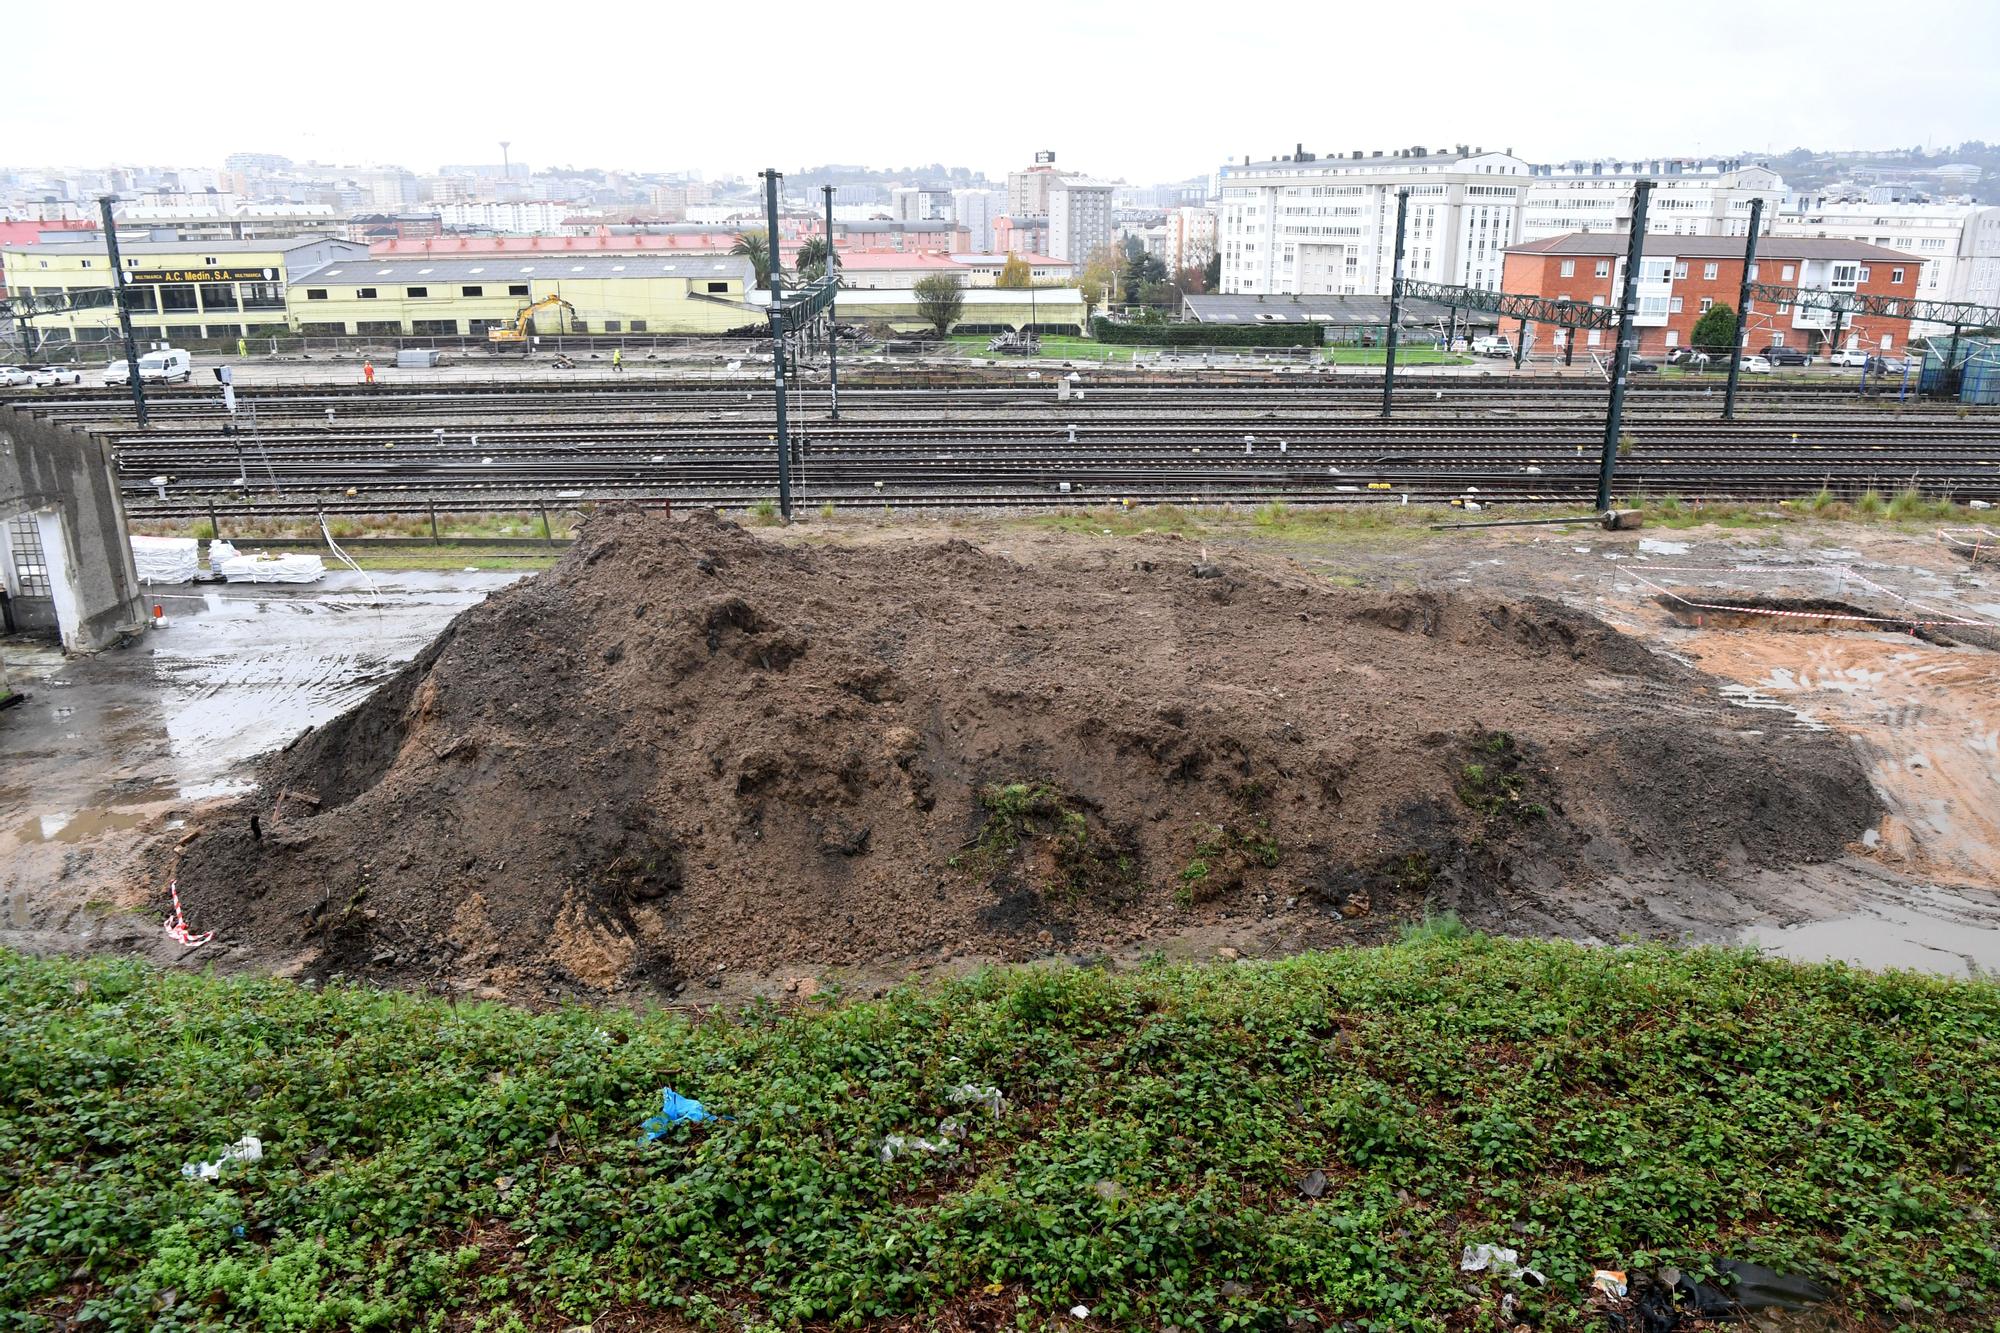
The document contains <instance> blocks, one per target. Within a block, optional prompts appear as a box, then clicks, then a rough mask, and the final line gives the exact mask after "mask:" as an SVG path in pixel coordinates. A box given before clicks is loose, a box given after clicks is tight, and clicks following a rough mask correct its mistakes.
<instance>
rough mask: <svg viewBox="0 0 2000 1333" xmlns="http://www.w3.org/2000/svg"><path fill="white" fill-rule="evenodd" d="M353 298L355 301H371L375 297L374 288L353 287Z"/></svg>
mask: <svg viewBox="0 0 2000 1333" xmlns="http://www.w3.org/2000/svg"><path fill="white" fill-rule="evenodd" d="M354 299H355V300H357V301H372V300H374V299H375V289H374V288H373V287H356V288H355V289H354Z"/></svg>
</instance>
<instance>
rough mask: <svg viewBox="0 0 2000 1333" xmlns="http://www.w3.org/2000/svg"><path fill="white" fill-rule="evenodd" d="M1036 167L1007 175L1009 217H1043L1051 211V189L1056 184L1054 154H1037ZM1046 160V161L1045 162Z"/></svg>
mask: <svg viewBox="0 0 2000 1333" xmlns="http://www.w3.org/2000/svg"><path fill="white" fill-rule="evenodd" d="M1035 158H1036V160H1035V165H1034V166H1032V167H1029V168H1027V169H1026V170H1023V171H1010V172H1008V173H1007V215H1008V216H1009V217H1016V218H1020V217H1042V216H1045V215H1046V214H1047V213H1048V211H1049V189H1050V187H1051V186H1053V185H1054V184H1055V182H1056V178H1057V174H1058V173H1057V171H1056V167H1055V160H1056V155H1055V154H1054V153H1037V154H1036V155H1035ZM1043 159H1046V160H1043Z"/></svg>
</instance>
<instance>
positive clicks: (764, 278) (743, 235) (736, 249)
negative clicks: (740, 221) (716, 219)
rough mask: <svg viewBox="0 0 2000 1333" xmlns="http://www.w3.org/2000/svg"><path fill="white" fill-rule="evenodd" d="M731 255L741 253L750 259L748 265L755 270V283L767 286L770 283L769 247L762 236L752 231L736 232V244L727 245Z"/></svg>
mask: <svg viewBox="0 0 2000 1333" xmlns="http://www.w3.org/2000/svg"><path fill="white" fill-rule="evenodd" d="M729 253H730V254H732V255H741V256H742V257H743V258H745V259H747V260H749V261H750V267H751V268H754V269H756V270H757V285H758V286H759V287H767V286H769V285H770V283H771V247H770V246H769V245H768V244H767V243H766V242H765V240H764V238H763V237H762V236H761V235H759V234H758V233H756V232H754V231H742V232H738V233H736V244H734V245H732V246H730V247H729Z"/></svg>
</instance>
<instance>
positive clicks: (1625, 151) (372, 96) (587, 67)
mask: <svg viewBox="0 0 2000 1333" xmlns="http://www.w3.org/2000/svg"><path fill="white" fill-rule="evenodd" d="M1010 10H1011V11H1012V12H1011V13H1010V12H1009V11H1010ZM114 26H116V27H118V28H120V29H122V30H120V31H114V30H113V27H114ZM829 30H830V31H831V32H832V37H831V39H830V40H829V39H828V38H827V37H825V36H824V35H823V34H825V33H826V32H828V31H829ZM6 45H7V51H6V56H7V62H6V63H7V67H8V74H9V83H10V87H9V89H8V95H7V97H6V99H5V102H4V105H5V108H6V110H5V112H4V113H0V124H5V123H6V122H9V121H11V122H13V124H12V126H11V128H12V130H13V132H12V133H6V134H0V160H4V161H5V162H6V163H7V164H8V165H12V166H44V165H78V166H80V165H96V164H101V163H147V164H159V165H174V166H216V165H219V164H220V163H221V161H222V158H223V157H224V156H225V155H226V154H228V153H231V152H237V151H263V152H276V153H283V154H286V155H287V156H290V157H293V158H297V159H300V160H304V159H308V158H310V159H316V160H319V161H323V162H337V163H378V164H387V163H395V164H399V165H402V166H407V167H409V168H411V169H412V170H415V171H418V172H420V173H421V172H429V171H433V170H435V169H436V168H437V166H438V165H439V164H440V163H443V162H486V161H497V160H498V158H499V148H498V146H497V141H498V140H500V139H502V138H506V139H509V140H511V141H512V142H513V150H512V152H513V156H514V159H515V160H516V161H524V162H528V163H530V164H532V165H534V166H536V167H542V166H549V165H556V164H569V165H575V166H600V167H620V168H629V169H636V170H670V169H679V168H690V167H691V168H698V169H700V170H702V171H704V172H706V173H708V174H709V175H711V176H714V175H720V174H727V173H732V172H743V173H748V172H753V171H755V170H756V169H758V168H759V167H762V166H766V165H776V166H778V167H779V168H780V169H782V170H788V171H789V170H795V169H798V168H800V167H805V166H811V165H815V164H819V163H823V162H849V163H862V164H867V165H872V166H880V167H902V166H911V165H922V164H926V163H930V162H943V163H945V164H946V165H962V166H969V167H974V168H978V169H983V170H985V171H987V172H989V173H994V174H996V175H997V174H998V173H1001V172H1004V171H1006V170H1007V169H1009V168H1010V167H1018V166H1020V165H1023V164H1025V163H1027V162H1029V161H1031V160H1032V158H1033V154H1034V152H1035V150H1037V149H1042V148H1047V149H1053V150H1054V151H1055V152H1056V153H1057V161H1058V164H1059V165H1061V166H1065V167H1070V168H1073V169H1075V170H1077V171H1081V172H1088V173H1091V174H1094V175H1101V176H1105V177H1112V178H1117V177H1122V178H1124V179H1126V180H1129V181H1132V182H1134V183H1152V182H1159V181H1167V180H1176V179H1181V178H1184V177H1188V176H1192V175H1195V174H1197V173H1200V172H1205V171H1208V170H1210V169H1212V168H1213V167H1215V166H1216V165H1218V164H1220V163H1221V162H1223V161H1224V160H1226V159H1228V158H1230V157H1232V156H1233V157H1237V158H1239V159H1240V158H1241V156H1242V155H1243V154H1245V153H1249V154H1251V155H1253V156H1255V157H1260V158H1261V157H1267V156H1271V155H1274V154H1277V153H1280V152H1290V151H1291V149H1292V146H1293V145H1294V144H1295V143H1298V142H1301V141H1303V142H1304V144H1305V146H1306V148H1307V149H1308V150H1309V151H1314V152H1320V153H1333V152H1346V151H1351V150H1352V149H1356V148H1364V149H1375V148H1385V149H1386V148H1394V147H1398V146H1406V145H1412V144H1419V143H1421V144H1424V145H1427V146H1432V147H1435V146H1437V145H1440V144H1455V143H1471V144H1479V145H1483V146H1485V147H1487V148H1509V147H1511V148H1513V149H1514V150H1515V151H1516V152H1518V153H1520V154H1522V155H1523V156H1526V157H1529V158H1533V159H1538V160H1555V159H1561V158H1566V157H1572V156H1590V155H1606V154H1618V155H1625V156H1649V155H1654V154H1689V155H1692V154H1714V153H1723V152H1733V151H1738V150H1744V149H1747V150H1752V151H1765V150H1772V151H1783V150H1785V149H1787V148H1791V147H1794V146H1798V145H1808V146H1811V147H1816V148H1847V147H1888V146H1907V145H1910V144H1915V143H1923V142H1927V143H1932V144H1944V143H1955V142H1958V141H1960V140H1962V139H1967V138H1976V139H1985V140H1988V141H1993V140H1996V139H2000V75H1996V74H1995V66H1996V61H2000V0H1925V3H1922V4H1916V5H1910V6H1905V7H1898V6H1896V5H1893V4H1883V3H1881V2H1880V0H1872V2H1869V3H1862V2H1859V0H1812V3H1797V4H1788V3H1776V4H1769V3H1767V4H1754V3H1748V2H1747V0H1675V2H1671V3H1666V4H1624V3H1618V0H1583V2H1581V3H1573V2H1571V0H1542V2H1541V3H1534V2H1532V0H1531V3H1526V4H1522V3H1508V2H1506V0H1500V2H1497V3H1496V2H1493V0H1488V2H1486V3H1477V4H1460V3H1456V2H1455V0H1430V2H1429V3H1423V4H1409V3H1404V4H1373V3H1367V4H1364V3H1359V2H1358V0H1309V2H1306V3H1295V2H1294V0H1250V2H1248V3H1242V4H1225V3H1218V2H1217V0H1200V2H1198V3H1193V2H1182V0H1129V2H1128V3H1118V4H1114V3H1103V2H1101V0H1053V2H1052V3H1045V4H1041V5H1036V6H1032V7H1029V6H1009V5H1005V4H994V5H985V4H975V3H967V2H964V0H960V2H957V3H952V2H950V0H948V2H947V3H945V4H941V5H909V4H902V3H898V0H887V3H884V4H879V5H878V4H866V5H859V4H855V3H852V0H848V2H847V3H843V2H842V0H825V2H823V3H820V4H814V5H804V4H793V3H786V2H782V0H781V2H780V3H769V2H768V0H767V2H766V3H746V4H716V3H707V2H705V0H694V2H693V3H686V2H685V0H684V2H683V3H677V4H649V3H645V0H626V3H622V4H603V3H596V4H561V3H550V2H549V0H483V3H473V4H467V3H462V2H455V3H450V4H444V3H433V2H427V0H414V2H405V3H400V4H373V5H341V4H334V5H327V4H274V3H256V4H250V3H238V2H237V0H203V3H200V4H196V5H188V6H172V5H169V6H162V5H160V4H159V3H157V0H155V2H153V3H148V4H143V5H142V4H134V3H128V0H99V2H97V3H92V4H89V5H58V4H50V3H41V4H28V5H22V6H20V7H19V8H18V9H17V10H16V12H14V13H12V14H11V15H10V17H9V20H8V24H7V40H6ZM93 52H97V53H100V54H101V56H102V59H103V62H104V68H103V69H102V70H101V71H100V70H94V69H93V68H92V59H93ZM773 52H775V53H777V54H776V59H775V60H774V59H773V58H772V56H771V53H773ZM818 53H827V55H828V56H830V58H819V57H818ZM774 63H777V64H781V65H782V66H783V67H784V70H785V72H783V73H777V74H773V73H767V72H766V71H767V69H768V68H769V67H770V66H771V65H772V64H774ZM121 94H122V95H123V98H124V100H122V101H121V100H120V95H121Z"/></svg>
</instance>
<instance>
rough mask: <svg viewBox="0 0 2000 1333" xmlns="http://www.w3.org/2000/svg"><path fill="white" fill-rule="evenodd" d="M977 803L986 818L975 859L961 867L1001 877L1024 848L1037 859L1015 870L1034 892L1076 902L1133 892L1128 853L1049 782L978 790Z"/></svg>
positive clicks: (964, 860)
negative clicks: (1088, 896)
mask: <svg viewBox="0 0 2000 1333" xmlns="http://www.w3.org/2000/svg"><path fill="white" fill-rule="evenodd" d="M979 803H980V805H981V807H983V808H984V809H985V811H986V819H985V822H984V823H983V824H982V825H981V826H980V830H979V836H978V839H977V847H976V852H977V854H976V855H975V856H973V857H971V858H959V864H961V865H964V866H966V867H967V868H970V869H973V870H976V871H977V872H978V873H981V874H984V875H987V876H989V877H992V878H1001V877H1003V876H1006V875H1008V874H1010V873H1013V872H1014V871H1015V870H1016V869H1017V867H1016V865H1015V863H1014V860H1013V858H1014V857H1015V855H1016V853H1018V852H1020V851H1021V850H1022V848H1023V845H1024V844H1026V845H1030V846H1032V848H1033V850H1034V852H1035V853H1036V854H1035V855H1031V856H1028V857H1026V858H1024V859H1023V862H1022V863H1021V864H1020V865H1019V866H1018V870H1019V871H1020V872H1021V873H1023V874H1025V876H1026V877H1027V879H1028V880H1029V881H1030V883H1031V886H1032V887H1033V888H1035V889H1036V890H1037V891H1040V892H1044V893H1051V892H1052V893H1056V894H1058V895H1060V896H1062V897H1065V898H1076V897H1080V896H1081V895H1083V894H1086V893H1093V892H1095V893H1109V894H1114V895H1115V894H1123V893H1125V892H1127V891H1129V890H1130V889H1131V888H1132V886H1133V883H1134V880H1135V877H1136V872H1135V870H1134V867H1133V864H1132V857H1131V854H1130V852H1129V851H1128V850H1127V849H1126V848H1125V847H1123V846H1122V845H1120V844H1119V843H1118V841H1117V839H1116V838H1115V837H1113V836H1111V835H1110V834H1109V833H1108V832H1107V831H1106V830H1104V829H1103V828H1101V827H1100V828H1097V829H1095V830H1093V828H1092V826H1091V819H1090V815H1089V813H1088V811H1087V809H1086V807H1085V804H1084V802H1083V801H1081V800H1079V799H1078V798H1076V797H1074V796H1071V795H1069V794H1068V793H1066V792H1064V791H1063V790H1062V789H1061V788H1060V787H1057V786H1055V785H1054V784H1053V783H1049V782H1005V783H995V784H992V785H990V786H987V787H983V788H981V789H980V793H979Z"/></svg>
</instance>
